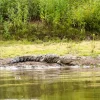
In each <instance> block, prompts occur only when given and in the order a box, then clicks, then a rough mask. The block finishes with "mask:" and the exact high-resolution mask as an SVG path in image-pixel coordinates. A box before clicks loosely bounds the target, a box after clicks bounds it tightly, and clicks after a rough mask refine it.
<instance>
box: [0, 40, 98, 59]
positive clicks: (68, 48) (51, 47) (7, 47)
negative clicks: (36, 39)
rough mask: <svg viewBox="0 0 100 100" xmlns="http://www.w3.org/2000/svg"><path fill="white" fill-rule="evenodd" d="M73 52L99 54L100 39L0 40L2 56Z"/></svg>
mask: <svg viewBox="0 0 100 100" xmlns="http://www.w3.org/2000/svg"><path fill="white" fill-rule="evenodd" d="M52 53H53V54H58V55H65V54H73V55H82V56H84V55H85V56H97V55H99V54H100V41H81V42H72V41H70V42H59V43H56V42H43V43H32V42H28V41H0V58H7V57H14V56H21V55H31V54H52Z"/></svg>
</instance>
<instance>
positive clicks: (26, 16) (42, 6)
mask: <svg viewBox="0 0 100 100" xmlns="http://www.w3.org/2000/svg"><path fill="white" fill-rule="evenodd" d="M38 21H39V24H38V23H37V22H38ZM1 27H3V28H1ZM99 32H100V1H99V0H79V1H78V0H0V34H3V36H4V38H7V39H11V38H15V39H21V38H28V39H29V38H30V39H31V40H35V39H42V40H43V39H46V40H47V39H49V38H51V37H53V38H55V37H57V38H60V39H63V38H70V39H79V38H80V39H84V38H85V37H86V36H90V37H92V33H96V34H95V35H96V37H97V36H100V34H99ZM88 33H91V34H88Z"/></svg>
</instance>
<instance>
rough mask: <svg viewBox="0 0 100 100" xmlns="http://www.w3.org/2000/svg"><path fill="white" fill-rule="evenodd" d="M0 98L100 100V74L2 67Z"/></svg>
mask: <svg viewBox="0 0 100 100" xmlns="http://www.w3.org/2000/svg"><path fill="white" fill-rule="evenodd" d="M0 99H19V100H21V99H32V100H100V72H99V70H93V69H90V70H89V69H87V70H86V69H85V70H84V69H79V70H67V69H60V68H59V67H58V68H53V67H52V68H43V69H42V68H37V69H32V68H24V67H23V68H20V67H19V68H17V67H13V66H12V67H1V68H0Z"/></svg>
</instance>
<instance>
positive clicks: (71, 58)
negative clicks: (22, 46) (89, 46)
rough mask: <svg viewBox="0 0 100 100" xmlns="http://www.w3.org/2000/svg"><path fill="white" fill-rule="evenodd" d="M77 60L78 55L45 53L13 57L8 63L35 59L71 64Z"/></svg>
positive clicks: (36, 60) (37, 60)
mask: <svg viewBox="0 0 100 100" xmlns="http://www.w3.org/2000/svg"><path fill="white" fill-rule="evenodd" d="M77 60H78V57H76V56H73V55H65V56H58V55H56V54H46V55H32V56H19V57H15V58H13V59H12V60H11V61H10V63H19V62H26V61H35V62H47V63H57V64H60V65H71V64H73V62H74V61H77Z"/></svg>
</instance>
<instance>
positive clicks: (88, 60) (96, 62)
mask: <svg viewBox="0 0 100 100" xmlns="http://www.w3.org/2000/svg"><path fill="white" fill-rule="evenodd" d="M78 58H80V59H78V60H73V61H72V62H71V64H68V65H67V64H65V65H64V64H63V65H60V64H58V63H47V62H36V61H26V62H18V63H9V62H10V61H11V60H12V58H3V59H0V66H23V65H31V66H53V67H55V66H60V67H62V66H69V67H70V66H71V65H73V66H100V57H99V56H98V57H90V56H88V57H85V56H82V57H78ZM69 59H70V58H69Z"/></svg>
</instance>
